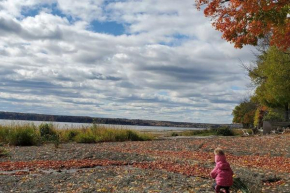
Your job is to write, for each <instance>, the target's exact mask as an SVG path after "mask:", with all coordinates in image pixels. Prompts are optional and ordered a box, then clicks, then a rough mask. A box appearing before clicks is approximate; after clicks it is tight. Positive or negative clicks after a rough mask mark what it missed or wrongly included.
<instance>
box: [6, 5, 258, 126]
mask: <svg viewBox="0 0 290 193" xmlns="http://www.w3.org/2000/svg"><path fill="white" fill-rule="evenodd" d="M47 4H49V5H53V4H55V5H56V6H55V7H49V6H48V7H43V5H47ZM0 7H1V11H0V35H1V39H0V55H1V58H0V67H1V68H0V75H1V76H0V82H1V83H0V93H1V95H0V104H1V108H0V110H7V109H9V110H10V111H21V112H36V113H52V114H70V115H90V116H102V117H124V118H139V119H159V120H171V121H191V122H212V123H214V122H216V123H217V122H227V123H229V122H231V111H232V109H233V107H234V106H235V105H236V104H237V103H238V102H239V100H241V99H243V98H244V96H245V95H247V93H248V92H250V91H249V90H248V89H247V84H248V83H249V80H248V79H247V77H246V76H245V74H244V71H243V69H242V68H241V67H240V62H239V59H241V60H243V61H244V62H249V61H251V60H252V58H253V56H252V55H251V48H249V47H246V48H244V49H242V50H236V49H234V48H233V45H231V44H229V43H227V42H225V41H224V40H221V38H220V36H221V35H220V33H219V32H217V31H215V30H214V29H213V28H211V26H210V21H208V19H206V18H204V16H203V15H202V13H201V12H198V11H196V9H195V7H194V6H193V5H192V1H189V0H187V1H183V2H182V3H180V2H178V1H175V0H159V1H153V0H152V1H133V0H128V1H122V2H114V1H113V2H108V1H102V0H100V1H89V0H87V1H62V0H59V1H56V0H55V1H37V0H34V1H24V0H23V1H1V2H0ZM36 8H37V9H39V11H38V12H37V14H36V15H33V16H29V17H26V16H25V15H22V14H23V11H24V9H25V10H26V11H29V10H30V9H36ZM52 9H58V10H57V11H58V12H59V13H61V14H59V15H56V13H55V12H56V10H54V11H53V10H52ZM49 10H50V11H49ZM25 13H26V14H27V12H25ZM28 15H29V14H28ZM71 18H73V19H71ZM92 20H99V21H103V22H105V21H115V22H118V23H121V24H124V25H126V26H127V28H126V29H127V31H126V34H123V35H120V36H114V35H110V34H102V33H96V32H93V31H88V30H87V27H88V26H89V25H90V22H91V21H92ZM164 44H165V45H164Z"/></svg>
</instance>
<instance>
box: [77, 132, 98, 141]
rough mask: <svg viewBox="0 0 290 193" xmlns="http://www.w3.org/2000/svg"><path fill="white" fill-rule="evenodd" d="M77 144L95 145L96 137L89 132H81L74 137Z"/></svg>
mask: <svg viewBox="0 0 290 193" xmlns="http://www.w3.org/2000/svg"><path fill="white" fill-rule="evenodd" d="M75 141H76V142H78V143H95V142H96V137H95V136H94V135H93V134H92V133H91V132H82V133H80V134H78V135H77V136H76V137H75Z"/></svg>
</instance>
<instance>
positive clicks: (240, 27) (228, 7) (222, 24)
mask: <svg viewBox="0 0 290 193" xmlns="http://www.w3.org/2000/svg"><path fill="white" fill-rule="evenodd" d="M196 6H197V8H198V9H200V8H201V7H203V6H205V9H204V14H205V16H207V17H211V18H212V21H213V23H212V25H213V26H214V27H215V28H216V29H217V30H219V31H221V32H222V33H223V35H222V37H223V38H224V39H226V40H227V41H229V42H231V43H234V44H235V47H236V48H242V47H243V45H247V44H249V45H257V43H258V40H259V39H260V38H264V37H265V36H267V35H269V36H270V43H271V45H275V46H276V47H278V48H280V49H281V50H284V51H285V50H287V49H288V48H289V47H290V1H289V0H196Z"/></svg>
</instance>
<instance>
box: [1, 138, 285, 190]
mask: <svg viewBox="0 0 290 193" xmlns="http://www.w3.org/2000/svg"><path fill="white" fill-rule="evenodd" d="M216 147H221V148H223V149H224V150H225V152H226V155H227V160H228V162H229V163H230V164H231V166H232V168H233V170H234V173H235V178H236V179H237V178H239V179H240V180H241V181H242V182H243V184H244V185H247V186H248V189H249V190H250V191H252V192H253V191H261V192H285V193H286V192H290V176H289V172H290V135H289V134H287V135H285V134H284V135H269V136H250V137H217V136H214V137H213V136H209V137H187V138H183V137H170V138H166V137H162V138H160V139H158V140H153V141H143V142H135V141H134V142H131V141H129V142H105V143H95V144H80V143H64V144H60V146H59V147H58V148H56V147H55V146H54V145H53V144H44V145H42V146H27V147H18V146H10V147H8V146H4V147H3V148H5V150H6V151H7V152H8V155H6V156H1V157H0V192H148V193H149V192H213V191H212V190H211V185H212V183H213V180H212V179H210V177H209V172H210V171H211V169H213V167H214V155H213V149H215V148H216ZM236 186H237V185H236ZM232 192H241V191H240V190H238V189H237V187H233V189H232Z"/></svg>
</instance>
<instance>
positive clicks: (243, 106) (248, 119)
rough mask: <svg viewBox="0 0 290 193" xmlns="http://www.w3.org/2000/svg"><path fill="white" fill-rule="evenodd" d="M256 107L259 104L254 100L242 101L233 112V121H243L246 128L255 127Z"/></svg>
mask: <svg viewBox="0 0 290 193" xmlns="http://www.w3.org/2000/svg"><path fill="white" fill-rule="evenodd" d="M256 109H257V104H256V103H254V102H252V101H249V100H245V101H243V102H241V103H240V104H239V105H237V106H236V107H235V108H234V110H233V112H232V115H233V116H234V117H233V123H241V124H243V127H244V128H249V127H253V125H254V117H255V112H256Z"/></svg>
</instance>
